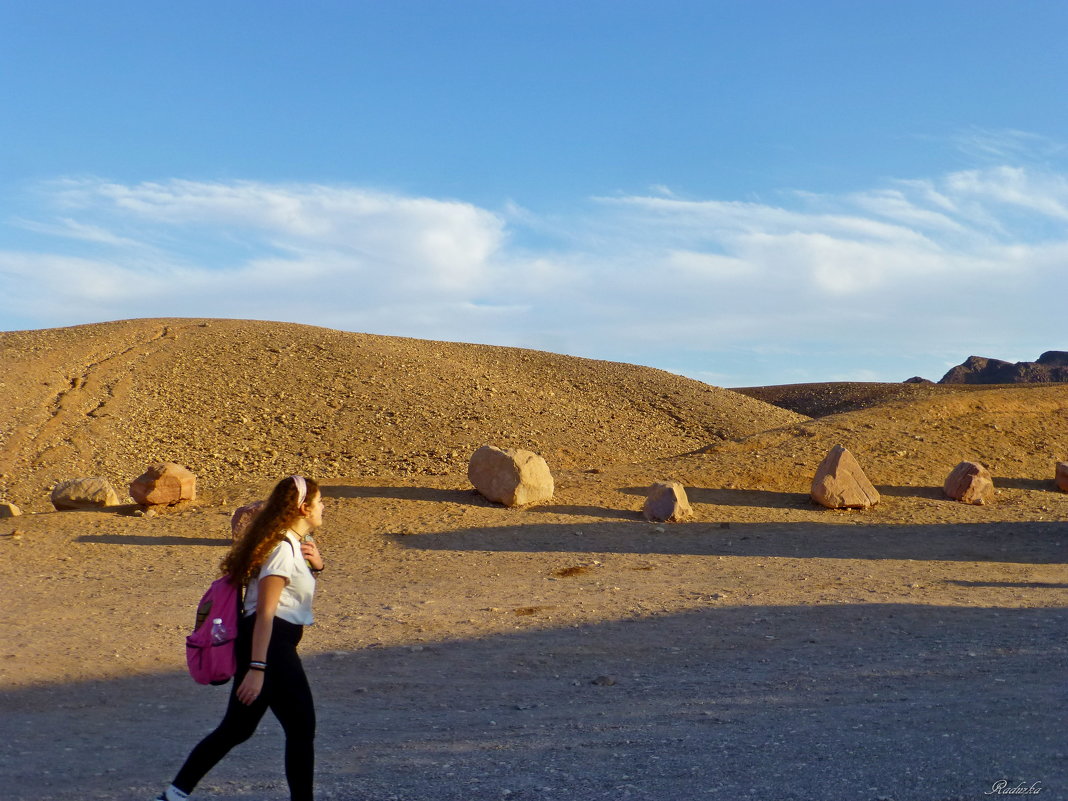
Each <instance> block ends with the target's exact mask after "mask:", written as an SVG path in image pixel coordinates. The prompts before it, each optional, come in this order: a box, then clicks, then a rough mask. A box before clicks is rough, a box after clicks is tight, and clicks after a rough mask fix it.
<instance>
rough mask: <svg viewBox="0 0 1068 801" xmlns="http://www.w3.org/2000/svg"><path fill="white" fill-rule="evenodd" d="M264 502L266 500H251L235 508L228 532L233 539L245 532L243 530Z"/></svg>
mask: <svg viewBox="0 0 1068 801" xmlns="http://www.w3.org/2000/svg"><path fill="white" fill-rule="evenodd" d="M266 503H267V501H253V502H252V503H248V504H245V505H244V506H239V507H238V508H237V510H236V511H235V512H234V514H233V516H232V517H231V518H230V533H231V534H232V535H233V538H234V539H235V540H236V539H237V538H238V537H240V536H241V535H242V534H244V533H245V530H246V529H247V528H248V527H249V524H250V523H251V522H252V519H253V518H254V517H256V515H258V514H259V513H260V509H262V508H263V507H264V506H265V505H266Z"/></svg>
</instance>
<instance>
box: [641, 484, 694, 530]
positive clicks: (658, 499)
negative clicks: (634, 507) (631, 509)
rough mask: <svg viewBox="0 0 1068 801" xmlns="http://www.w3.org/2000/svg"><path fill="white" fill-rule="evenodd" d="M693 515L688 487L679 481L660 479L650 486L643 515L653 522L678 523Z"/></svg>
mask: <svg viewBox="0 0 1068 801" xmlns="http://www.w3.org/2000/svg"><path fill="white" fill-rule="evenodd" d="M692 516H693V509H692V508H691V507H690V500H689V499H688V498H687V497H686V488H685V487H683V486H682V484H680V483H679V482H677V481H658V482H657V483H655V484H653V486H651V487H650V488H649V495H648V496H647V497H646V499H645V506H643V507H642V517H644V518H645V519H646V520H648V521H650V522H653V523H678V522H680V521H682V520H686V519H687V518H689V517H692Z"/></svg>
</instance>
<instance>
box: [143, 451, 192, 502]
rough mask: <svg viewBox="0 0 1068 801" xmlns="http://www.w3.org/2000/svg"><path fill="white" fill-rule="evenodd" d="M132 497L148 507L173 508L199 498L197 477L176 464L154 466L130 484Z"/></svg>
mask: <svg viewBox="0 0 1068 801" xmlns="http://www.w3.org/2000/svg"><path fill="white" fill-rule="evenodd" d="M130 497H131V498H133V499H134V502H135V503H139V504H142V505H146V506H171V505H172V504H175V503H178V501H192V500H195V499H196V497H197V477H196V476H195V475H193V474H192V473H191V472H189V470H187V469H186V468H184V467H182V466H181V465H180V464H175V463H174V462H163V463H161V464H154V465H152V467H150V468H148V470H146V471H145V472H144V473H142V474H141V475H139V476H138V477H137V478H135V479H134V480H133V481H131V482H130Z"/></svg>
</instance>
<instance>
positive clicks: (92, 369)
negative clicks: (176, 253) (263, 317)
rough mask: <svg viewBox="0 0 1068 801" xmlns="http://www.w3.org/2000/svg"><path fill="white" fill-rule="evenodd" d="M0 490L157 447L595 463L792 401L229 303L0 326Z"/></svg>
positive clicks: (733, 432) (653, 449)
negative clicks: (189, 313) (484, 448)
mask: <svg viewBox="0 0 1068 801" xmlns="http://www.w3.org/2000/svg"><path fill="white" fill-rule="evenodd" d="M0 390H2V391H3V394H4V397H5V404H4V405H3V407H2V410H0V449H2V450H0V498H6V499H10V500H12V501H14V502H15V503H18V504H19V505H20V506H22V507H23V508H25V509H38V510H40V509H43V508H47V490H48V489H49V488H50V487H51V486H52V485H53V484H54V483H55V482H57V481H60V480H64V479H68V478H72V477H76V476H85V475H101V476H104V477H106V478H108V479H110V480H112V481H113V482H114V483H115V484H116V486H117V488H119V489H120V490H123V489H125V484H126V483H127V482H129V481H130V480H131V479H132V478H134V477H135V476H136V475H138V474H139V473H140V472H141V471H142V470H143V468H144V467H145V466H146V465H148V464H151V463H153V462H157V461H164V460H168V461H176V462H179V463H181V464H184V465H186V466H188V467H189V468H190V469H192V470H193V471H194V473H196V474H197V475H198V477H199V478H200V480H201V484H200V487H201V488H202V490H206V491H209V492H210V489H211V487H212V486H226V485H247V484H248V483H250V482H263V481H266V480H270V479H272V478H274V477H277V476H281V475H285V474H287V473H290V472H294V471H302V472H306V473H308V474H309V475H313V476H317V477H320V478H334V479H342V478H360V477H365V476H398V477H402V476H408V475H415V474H424V475H446V474H450V473H460V474H463V472H464V471H465V469H466V464H467V459H468V457H469V455H470V453H471V452H472V451H473V450H474V449H475V448H477V447H478V446H479V445H482V444H486V443H492V444H496V445H499V446H501V447H523V448H529V449H531V450H534V451H537V452H539V453H541V454H543V455H544V456H545V457H546V458H547V459H548V460H549V462H550V464H551V465H552V466H553V467H554V469H586V468H600V467H602V466H604V465H606V464H617V463H627V462H638V461H644V460H649V459H656V458H662V457H667V456H672V455H676V454H680V453H687V452H691V451H694V450H697V449H700V448H703V447H705V446H707V445H709V444H710V443H714V442H719V441H725V440H733V439H738V438H742V437H745V436H748V435H750V434H753V433H755V432H759V431H764V430H767V429H773V428H778V427H781V426H786V425H791V424H795V423H797V422H800V421H802V420H803V419H804V418H803V417H802V416H800V415H798V414H795V413H792V412H790V411H786V410H783V409H781V408H778V407H775V406H772V405H769V404H767V403H763V402H761V401H758V400H754V399H751V398H748V397H746V396H744V395H740V394H737V393H734V392H731V391H728V390H724V389H720V388H718V387H712V386H708V385H705V384H701V383H699V382H697V381H692V380H689V379H686V378H681V377H679V376H676V375H673V374H670V373H666V372H663V371H660V370H654V369H651V368H646V367H636V366H633V365H626V364H617V363H612V362H603V361H593V360H589V359H579V358H574V357H567V356H560V355H556V354H552V353H543V352H538V351H529V350H521V349H516V348H503V347H490V346H483V345H465V344H456V343H446V342H430V341H423V340H414V339H403V338H396V337H383V336H372V335H365V334H352V333H344V332H340V331H333V330H329V329H323V328H315V327H310V326H301V325H292V324H283V323H271V322H255V321H236V320H128V321H121V322H113V323H102V324H96V325H87V326H77V327H72V328H62V329H49V330H42V331H23V332H8V333H0Z"/></svg>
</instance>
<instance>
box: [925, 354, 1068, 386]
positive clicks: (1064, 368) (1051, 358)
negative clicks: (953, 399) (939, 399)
mask: <svg viewBox="0 0 1068 801" xmlns="http://www.w3.org/2000/svg"><path fill="white" fill-rule="evenodd" d="M1064 381H1068V351H1063V350H1048V351H1046V352H1045V353H1043V354H1042V355H1041V356H1039V357H1038V361H1034V362H1016V363H1013V362H1006V361H1002V360H1001V359H987V358H984V357H982V356H969V357H968V358H967V359H965V360H964V363H963V364H958V365H957V366H956V367H954V368H952V369H951V370H949V372H947V373H946V374H945V375H944V376H942V380H941V381H939V382H938V383H940V384H1038V383H1054V382H1064Z"/></svg>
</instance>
